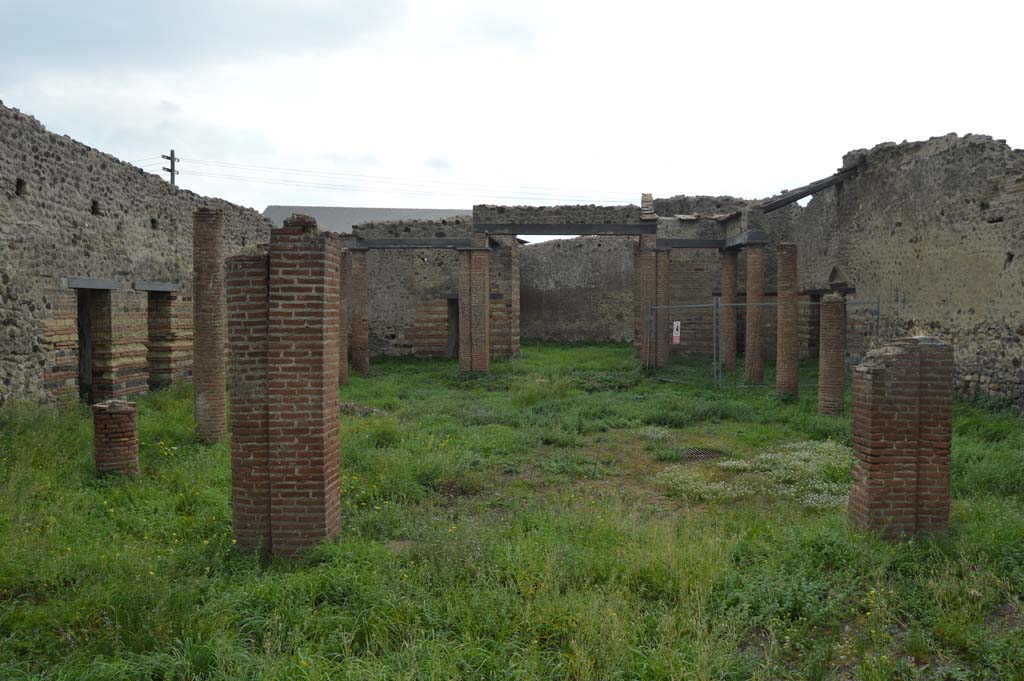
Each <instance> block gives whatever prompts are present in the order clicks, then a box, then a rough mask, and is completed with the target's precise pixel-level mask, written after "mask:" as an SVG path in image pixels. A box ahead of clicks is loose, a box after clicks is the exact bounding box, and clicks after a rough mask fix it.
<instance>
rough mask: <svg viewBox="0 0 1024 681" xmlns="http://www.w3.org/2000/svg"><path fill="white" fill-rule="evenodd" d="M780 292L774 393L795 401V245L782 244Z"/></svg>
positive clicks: (797, 332)
mask: <svg viewBox="0 0 1024 681" xmlns="http://www.w3.org/2000/svg"><path fill="white" fill-rule="evenodd" d="M778 291H779V293H778V313H777V315H776V341H775V394H776V395H778V396H779V397H783V398H793V397H796V396H797V394H798V393H799V392H800V329H799V324H800V302H799V297H798V296H799V293H798V289H797V270H796V244H792V243H780V244H779V247H778Z"/></svg>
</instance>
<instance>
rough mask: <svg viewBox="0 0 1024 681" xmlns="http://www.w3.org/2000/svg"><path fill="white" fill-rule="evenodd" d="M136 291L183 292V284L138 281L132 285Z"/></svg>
mask: <svg viewBox="0 0 1024 681" xmlns="http://www.w3.org/2000/svg"><path fill="white" fill-rule="evenodd" d="M132 288H134V289H135V290H136V291H167V292H172V293H173V292H175V291H180V290H181V284H175V283H174V282H170V281H137V282H135V283H134V284H133V285H132Z"/></svg>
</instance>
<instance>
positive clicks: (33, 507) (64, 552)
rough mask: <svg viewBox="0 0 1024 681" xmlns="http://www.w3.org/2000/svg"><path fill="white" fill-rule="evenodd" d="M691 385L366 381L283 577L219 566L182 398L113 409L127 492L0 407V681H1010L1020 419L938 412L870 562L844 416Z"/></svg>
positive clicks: (83, 442) (85, 451) (48, 418)
mask: <svg viewBox="0 0 1024 681" xmlns="http://www.w3.org/2000/svg"><path fill="white" fill-rule="evenodd" d="M706 368H707V364H706V362H702V361H679V362H677V363H676V364H675V365H674V366H673V367H672V368H671V370H670V371H668V372H666V373H663V374H661V375H659V376H645V375H644V374H643V373H642V372H641V370H640V367H639V365H638V364H637V362H636V361H635V360H634V359H633V357H632V354H631V352H630V350H629V349H628V348H626V347H624V346H616V345H588V346H573V347H559V346H553V345H528V346H526V347H525V350H524V357H523V358H522V359H520V360H515V361H508V362H496V363H495V365H494V371H493V372H492V373H491V374H490V375H488V376H480V377H475V376H466V375H462V374H460V373H459V372H458V370H457V367H456V365H455V363H454V362H449V361H430V362H425V361H415V360H408V359H402V360H391V361H385V362H378V363H375V364H374V366H373V375H372V376H371V377H370V378H368V379H359V378H353V379H352V383H351V385H349V386H347V387H345V388H344V389H343V390H342V395H343V399H344V400H345V401H346V402H355V403H357V404H359V405H362V406H366V407H372V408H374V409H375V410H377V411H375V412H371V415H368V416H357V415H344V416H342V419H341V428H342V443H343V444H342V447H341V452H340V455H341V464H342V471H343V490H342V501H343V507H344V521H343V522H344V527H343V530H342V533H341V535H340V536H339V537H338V538H337V539H336V540H335V541H331V542H327V543H324V544H323V545H321V546H319V547H317V548H316V549H314V550H312V551H311V552H310V553H309V554H308V555H307V556H306V557H305V558H304V559H302V560H300V561H298V562H288V561H282V560H270V561H269V562H266V563H262V562H261V561H260V560H259V559H258V558H257V557H256V556H253V555H251V554H247V553H244V552H241V551H238V550H237V549H236V548H235V547H234V546H233V544H232V541H231V533H230V506H229V487H230V466H229V458H228V457H229V451H228V446H227V445H226V443H221V444H217V445H214V446H202V445H199V444H197V443H196V442H195V441H194V440H193V439H192V436H191V432H192V427H193V423H192V413H191V392H190V388H189V387H188V386H177V387H174V388H172V389H169V390H166V391H163V392H160V393H156V394H153V395H148V396H146V397H143V398H141V399H140V400H139V410H140V429H141V432H140V437H141V441H142V446H141V463H142V475H141V476H140V477H138V478H136V479H117V478H110V479H98V478H97V477H96V476H95V474H94V473H93V469H92V462H91V425H90V422H89V414H88V410H87V409H85V408H84V407H82V406H80V405H75V404H67V405H60V406H59V407H38V406H27V405H10V406H7V407H5V408H3V409H0V547H2V550H0V679H36V678H39V679H44V678H45V679H238V678H244V679H249V678H253V679H328V678H330V679H339V678H345V679H427V678H438V679H463V678H492V679H533V678H569V679H635V678H643V679H722V678H724V679H747V678H757V679H779V678H793V679H805V678H810V679H828V678H835V679H847V678H856V679H890V678H899V679H917V678H943V679H993V678H999V679H1021V678H1024V672H1022V666H1021V663H1020V661H1021V660H1022V659H1024V608H1022V604H1021V594H1022V590H1024V420H1022V418H1021V417H1020V415H1017V414H1014V413H1012V412H1009V411H992V410H990V409H986V408H984V407H983V406H979V405H977V404H974V405H968V404H959V405H958V406H957V409H956V414H955V424H954V449H953V489H954V496H955V501H954V515H953V522H952V530H951V532H950V534H949V536H947V537H944V538H938V539H934V540H926V541H917V542H904V543H897V544H886V543H883V542H880V541H878V540H876V539H874V538H872V537H870V536H865V535H861V534H857V533H851V532H850V531H849V530H848V529H847V525H846V520H845V511H844V509H843V508H841V506H840V505H839V504H841V500H842V495H843V492H844V490H845V489H846V488H847V486H848V485H849V474H848V471H849V454H848V450H847V449H846V447H847V446H848V445H849V429H848V419H847V418H842V417H836V418H832V417H820V416H818V415H817V414H816V412H815V396H814V394H813V390H804V391H803V393H802V394H801V397H800V398H799V399H798V400H795V401H792V402H780V401H777V400H775V399H774V398H773V397H772V396H771V394H770V392H769V391H768V390H767V389H729V390H724V391H716V390H715V389H714V388H713V387H712V386H711V385H710V383H709V382H708V380H707V373H708V372H707V371H706ZM805 372H806V373H807V378H808V380H811V379H812V378H813V367H805ZM666 378H667V379H670V380H668V381H666V380H662V379H666ZM691 446H700V447H713V448H716V449H719V450H721V451H723V452H725V453H726V456H725V457H724V458H723V459H720V460H718V461H716V462H714V463H709V464H687V463H682V462H680V461H679V458H680V457H679V455H678V453H679V452H680V451H682V449H683V448H685V447H691ZM706 486H711V487H712V488H713V489H714V490H716V491H715V492H714V493H704V492H702V491H701V490H702V489H704V487H706ZM815 495H818V496H815ZM826 501H827V502H828V503H825V502H826Z"/></svg>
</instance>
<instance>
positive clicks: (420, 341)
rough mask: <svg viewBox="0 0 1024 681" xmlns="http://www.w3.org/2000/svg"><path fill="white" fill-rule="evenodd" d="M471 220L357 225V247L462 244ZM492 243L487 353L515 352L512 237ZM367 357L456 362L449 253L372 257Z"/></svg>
mask: <svg viewBox="0 0 1024 681" xmlns="http://www.w3.org/2000/svg"><path fill="white" fill-rule="evenodd" d="M472 231H473V218H472V216H470V215H457V216H452V217H450V218H447V219H443V220H400V221H395V222H368V223H365V224H362V225H356V226H355V227H354V228H353V234H354V235H355V236H356V237H359V238H362V239H468V238H469V237H470V234H471V233H472ZM490 242H491V263H490V276H491V306H490V307H491V313H490V314H491V325H492V331H493V333H492V343H491V352H492V354H493V355H495V356H508V355H514V354H516V353H518V352H519V346H518V330H519V315H518V307H519V305H518V302H519V273H518V270H519V268H518V264H519V244H518V241H517V240H516V239H515V237H510V236H493V237H491V239H490ZM367 261H368V268H369V321H370V354H371V355H372V356H380V355H408V354H412V355H417V356H420V357H445V356H448V357H454V356H455V347H456V346H455V345H454V340H455V338H457V331H458V328H457V327H455V326H453V325H454V324H456V323H457V322H456V320H457V318H458V317H457V313H458V297H459V253H458V251H457V250H455V249H437V248H409V249H406V248H402V249H383V248H379V249H370V251H369V253H368V254H367Z"/></svg>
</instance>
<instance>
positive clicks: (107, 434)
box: [92, 400, 139, 474]
mask: <svg viewBox="0 0 1024 681" xmlns="http://www.w3.org/2000/svg"><path fill="white" fill-rule="evenodd" d="M92 424H93V444H94V447H95V450H96V454H95V456H96V472H97V473H127V474H134V473H138V472H139V422H138V415H137V414H136V412H135V405H134V404H132V403H131V402H123V401H121V400H110V401H108V402H100V403H98V404H94V405H92Z"/></svg>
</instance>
